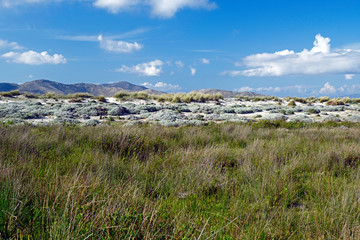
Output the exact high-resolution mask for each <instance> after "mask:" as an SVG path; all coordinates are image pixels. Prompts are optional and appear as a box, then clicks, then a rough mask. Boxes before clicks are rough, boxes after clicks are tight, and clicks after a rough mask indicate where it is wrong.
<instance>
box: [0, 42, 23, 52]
mask: <svg viewBox="0 0 360 240" xmlns="http://www.w3.org/2000/svg"><path fill="white" fill-rule="evenodd" d="M0 48H5V49H12V50H19V49H22V48H23V47H21V46H20V45H19V44H18V43H17V42H9V41H6V40H2V39H0Z"/></svg>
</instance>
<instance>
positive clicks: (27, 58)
mask: <svg viewBox="0 0 360 240" xmlns="http://www.w3.org/2000/svg"><path fill="white" fill-rule="evenodd" d="M1 57H2V58H4V59H7V60H6V61H7V62H13V63H23V64H28V65H42V64H61V63H66V59H65V57H64V56H63V55H61V54H54V55H53V56H51V55H49V54H48V52H41V53H38V52H35V51H27V52H23V53H18V52H8V53H5V54H3V55H2V56H1Z"/></svg>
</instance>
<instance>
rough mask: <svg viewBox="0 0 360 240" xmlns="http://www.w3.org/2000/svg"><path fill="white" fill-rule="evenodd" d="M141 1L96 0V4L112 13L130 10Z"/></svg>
mask: <svg viewBox="0 0 360 240" xmlns="http://www.w3.org/2000/svg"><path fill="white" fill-rule="evenodd" d="M141 2H142V1H140V0H96V1H95V3H94V6H96V7H99V8H104V9H106V10H107V11H109V12H111V13H118V12H120V11H125V10H129V9H130V8H131V7H133V6H136V5H138V4H139V3H141Z"/></svg>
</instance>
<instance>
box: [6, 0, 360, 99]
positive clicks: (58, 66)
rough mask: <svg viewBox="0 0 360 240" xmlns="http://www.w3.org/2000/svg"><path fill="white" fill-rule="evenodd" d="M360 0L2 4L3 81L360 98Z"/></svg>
mask: <svg viewBox="0 0 360 240" xmlns="http://www.w3.org/2000/svg"><path fill="white" fill-rule="evenodd" d="M359 26H360V1H347V0H343V1H341V2H340V1H335V0H327V1H325V0H324V1H314V0H313V1H308V0H302V1H298V0H292V1H289V0H287V1H282V0H275V1H268V0H252V1H235V0H233V1H230V0H222V1H220V0H0V82H14V83H22V82H26V81H29V80H35V79H50V80H54V81H58V82H63V83H78V82H87V83H107V82H117V81H129V82H132V83H134V84H139V85H145V86H147V87H149V88H153V89H157V90H165V91H170V92H177V91H182V92H186V91H191V90H193V89H201V88H219V89H226V90H238V91H245V90H246V91H255V92H259V93H263V94H269V95H277V96H290V95H291V96H321V95H331V96H345V95H350V94H355V93H360V83H359V80H360V76H359V73H360V28H359Z"/></svg>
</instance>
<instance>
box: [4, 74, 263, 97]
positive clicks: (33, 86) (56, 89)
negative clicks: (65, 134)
mask: <svg viewBox="0 0 360 240" xmlns="http://www.w3.org/2000/svg"><path fill="white" fill-rule="evenodd" d="M12 90H19V91H20V92H22V93H33V94H45V93H48V92H53V93H56V94H61V95H67V94H69V93H90V94H92V95H94V96H99V95H103V96H106V97H111V96H114V95H115V93H117V92H120V91H125V92H140V91H143V92H147V93H149V94H157V95H160V94H165V92H160V91H156V90H153V89H149V88H146V87H144V86H139V85H135V84H132V83H129V82H125V81H122V82H116V83H106V84H93V83H76V84H64V83H59V82H54V81H50V80H44V79H40V80H35V81H30V82H26V83H23V84H15V83H0V92H7V91H12ZM192 92H200V93H204V94H222V95H223V96H224V97H225V98H231V97H235V96H262V95H260V94H256V93H253V92H232V91H226V90H220V89H201V90H196V91H192Z"/></svg>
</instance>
